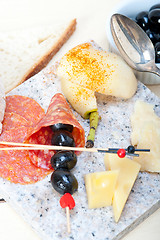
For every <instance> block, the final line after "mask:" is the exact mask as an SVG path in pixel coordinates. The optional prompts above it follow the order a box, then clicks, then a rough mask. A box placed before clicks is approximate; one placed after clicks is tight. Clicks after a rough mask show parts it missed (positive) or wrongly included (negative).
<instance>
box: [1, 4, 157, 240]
mask: <svg viewBox="0 0 160 240" xmlns="http://www.w3.org/2000/svg"><path fill="white" fill-rule="evenodd" d="M119 2H120V0H98V1H96V0H79V1H76V0H56V1H55V0H0V30H3V31H5V30H11V29H17V28H23V27H28V26H34V25H37V24H42V23H45V24H48V23H51V22H55V21H62V22H63V21H64V20H66V19H71V18H74V17H75V18H77V22H78V24H77V30H76V32H75V33H74V35H73V36H72V38H71V39H70V40H69V41H68V42H67V43H66V44H65V46H64V47H63V48H62V49H61V50H60V52H59V53H58V54H57V55H56V56H55V57H54V59H55V60H56V59H57V58H59V57H60V56H62V54H63V53H64V52H66V51H67V49H69V48H70V47H72V46H73V45H75V44H76V43H82V42H84V41H87V40H89V39H94V40H95V41H96V42H97V43H98V44H99V45H100V46H101V47H103V48H104V49H105V50H107V48H108V43H107V38H106V33H105V22H106V17H107V14H108V13H109V11H110V10H111V9H112V8H113V7H114V6H115V5H116V4H117V3H119ZM150 89H151V90H152V91H153V92H155V94H157V95H158V96H160V86H150ZM0 197H3V196H0ZM0 239H1V240H10V239H16V240H21V239H23V240H40V238H39V237H38V236H37V235H36V234H35V232H34V231H33V230H32V229H31V227H30V226H29V225H28V224H26V223H25V222H24V221H23V219H21V218H20V217H19V216H18V215H17V213H16V212H14V210H13V209H11V207H10V206H9V205H8V204H7V203H1V204H0ZM142 239H145V240H151V239H152V240H159V239H160V209H159V210H157V211H156V212H155V213H154V214H152V215H151V216H150V217H149V218H147V219H146V220H145V221H144V222H143V223H141V224H140V225H139V226H138V227H136V229H134V230H133V231H132V232H130V233H129V234H127V235H126V236H125V237H124V238H123V240H142ZM46 240H47V239H46ZM53 240H54V239H53ZM88 240H89V239H88ZM97 240H98V239H97Z"/></svg>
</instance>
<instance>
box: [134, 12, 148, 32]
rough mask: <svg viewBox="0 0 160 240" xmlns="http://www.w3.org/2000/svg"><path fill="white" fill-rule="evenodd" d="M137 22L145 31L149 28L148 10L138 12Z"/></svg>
mask: <svg viewBox="0 0 160 240" xmlns="http://www.w3.org/2000/svg"><path fill="white" fill-rule="evenodd" d="M136 22H137V24H138V25H139V26H140V27H141V28H142V29H143V30H144V31H146V30H147V29H148V28H149V22H148V12H146V11H143V12H140V13H138V14H137V16H136Z"/></svg>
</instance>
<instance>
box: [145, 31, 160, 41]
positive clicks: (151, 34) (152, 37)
mask: <svg viewBox="0 0 160 240" xmlns="http://www.w3.org/2000/svg"><path fill="white" fill-rule="evenodd" d="M146 34H147V35H148V37H149V38H150V40H151V41H152V43H153V44H154V45H155V44H156V43H157V42H158V41H159V40H160V34H158V33H155V32H154V31H153V30H150V29H148V30H147V31H146Z"/></svg>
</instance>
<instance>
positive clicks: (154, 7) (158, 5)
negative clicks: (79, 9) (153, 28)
mask: <svg viewBox="0 0 160 240" xmlns="http://www.w3.org/2000/svg"><path fill="white" fill-rule="evenodd" d="M156 8H160V4H159V3H158V4H155V5H153V6H152V7H151V8H150V9H149V12H150V11H152V10H153V9H156Z"/></svg>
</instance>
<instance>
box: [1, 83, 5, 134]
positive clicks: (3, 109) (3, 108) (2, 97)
mask: <svg viewBox="0 0 160 240" xmlns="http://www.w3.org/2000/svg"><path fill="white" fill-rule="evenodd" d="M5 108H6V101H5V92H4V86H3V83H2V81H1V80H0V134H1V132H2V121H3V117H4V112H5Z"/></svg>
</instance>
